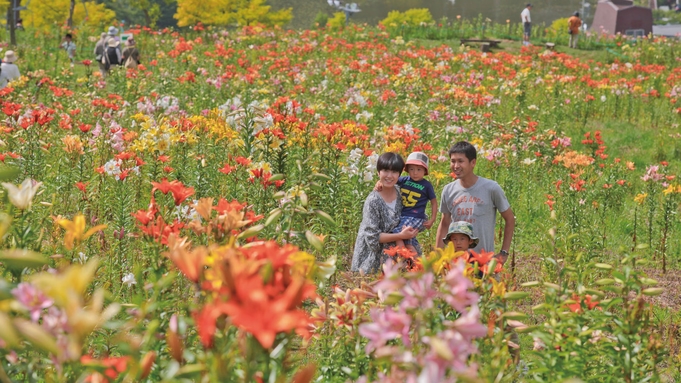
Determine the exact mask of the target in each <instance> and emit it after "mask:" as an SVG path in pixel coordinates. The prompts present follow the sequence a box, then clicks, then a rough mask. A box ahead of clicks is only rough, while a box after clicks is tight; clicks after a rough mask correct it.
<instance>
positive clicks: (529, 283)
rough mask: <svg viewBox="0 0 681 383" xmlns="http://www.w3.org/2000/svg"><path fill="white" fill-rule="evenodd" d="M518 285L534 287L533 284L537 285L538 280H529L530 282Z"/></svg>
mask: <svg viewBox="0 0 681 383" xmlns="http://www.w3.org/2000/svg"><path fill="white" fill-rule="evenodd" d="M520 286H522V287H535V286H539V281H531V282H525V283H521V284H520Z"/></svg>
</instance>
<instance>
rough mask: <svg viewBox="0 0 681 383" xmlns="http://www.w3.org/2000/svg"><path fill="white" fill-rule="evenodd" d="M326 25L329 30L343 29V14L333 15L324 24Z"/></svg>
mask: <svg viewBox="0 0 681 383" xmlns="http://www.w3.org/2000/svg"><path fill="white" fill-rule="evenodd" d="M326 25H327V26H328V27H329V28H331V29H341V28H343V26H344V25H345V13H343V12H336V13H334V14H333V17H332V18H330V19H329V20H328V21H327V22H326Z"/></svg>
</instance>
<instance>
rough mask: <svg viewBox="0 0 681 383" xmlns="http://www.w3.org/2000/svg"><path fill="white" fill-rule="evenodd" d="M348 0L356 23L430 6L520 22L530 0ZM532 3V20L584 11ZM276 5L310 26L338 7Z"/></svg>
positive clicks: (290, 1)
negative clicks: (356, 10) (354, 6)
mask: <svg viewBox="0 0 681 383" xmlns="http://www.w3.org/2000/svg"><path fill="white" fill-rule="evenodd" d="M343 2H344V3H357V5H358V7H359V8H360V9H361V10H362V11H361V12H359V13H357V14H355V15H353V16H352V21H353V22H355V23H367V24H372V25H376V24H378V22H379V21H381V20H383V19H384V18H386V17H387V16H388V12H390V11H401V12H404V11H406V10H408V9H412V8H428V9H429V10H430V13H431V14H432V15H433V18H434V19H435V20H439V19H441V18H442V17H445V16H446V17H447V18H448V19H450V20H452V19H456V16H457V15H461V17H464V18H467V19H472V18H475V17H478V15H482V16H483V17H485V18H489V19H491V20H493V21H495V22H499V23H505V22H506V20H511V22H513V23H518V22H520V12H522V10H523V8H525V4H527V3H528V1H527V0H346V1H343ZM529 2H530V3H532V23H533V24H538V23H542V22H544V23H546V24H547V25H550V24H551V22H553V20H556V19H559V18H562V17H569V16H571V15H572V13H573V12H575V11H579V12H581V4H582V1H581V0H529ZM592 2H593V4H592V5H591V11H590V12H589V13H588V15H587V16H590V17H587V19H586V21H587V22H589V21H590V18H591V17H593V13H594V11H595V3H596V2H595V1H594V0H592ZM268 4H270V5H272V9H273V10H275V9H281V8H289V7H291V8H293V20H292V21H291V25H290V27H293V28H310V27H312V25H313V23H314V19H315V16H316V15H317V13H319V12H326V13H327V14H329V15H331V14H332V13H333V12H335V10H334V8H332V7H331V6H329V5H328V3H327V0H269V2H268Z"/></svg>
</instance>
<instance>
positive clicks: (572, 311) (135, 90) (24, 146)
mask: <svg viewBox="0 0 681 383" xmlns="http://www.w3.org/2000/svg"><path fill="white" fill-rule="evenodd" d="M132 32H133V33H134V34H135V35H136V37H135V40H137V45H138V47H139V49H140V51H141V54H142V62H141V64H140V65H139V67H138V68H137V69H125V68H120V70H117V71H113V72H112V73H111V74H110V75H109V76H108V77H107V78H106V79H103V78H101V76H100V75H99V73H98V70H97V68H96V65H97V64H96V63H94V64H93V63H92V60H93V59H92V58H90V57H87V55H86V54H83V56H84V57H80V59H81V60H83V63H82V65H77V66H76V68H70V67H69V66H68V64H67V63H66V61H65V59H64V57H60V56H58V54H57V53H51V51H50V50H49V49H48V48H47V47H46V46H45V44H46V43H45V41H47V40H48V39H49V38H50V36H36V37H30V38H27V42H26V45H20V46H19V47H18V49H17V52H18V55H19V57H20V58H21V61H19V62H18V64H19V66H20V68H21V70H22V74H23V77H22V78H21V79H20V80H18V81H15V82H11V83H10V84H9V86H8V87H7V88H5V89H3V90H1V91H0V108H1V110H0V161H2V162H3V163H4V166H2V167H0V179H1V180H2V181H3V183H2V186H3V188H2V190H3V195H4V197H3V202H2V213H1V214H0V233H2V236H1V237H0V238H1V240H2V249H1V250H0V263H1V264H2V265H1V266H0V271H2V273H3V274H2V276H1V277H0V345H1V346H2V347H0V356H1V357H2V358H1V359H0V382H14V381H17V382H18V381H36V382H48V381H78V382H140V381H143V382H146V381H148V382H156V381H168V382H170V381H197V382H231V381H234V382H297V383H304V382H311V381H315V382H346V381H360V382H374V381H381V382H453V381H457V380H460V381H495V382H512V381H537V382H560V381H563V380H566V379H570V378H579V379H581V380H583V381H594V382H596V381H598V382H622V381H624V382H641V381H670V382H671V381H678V380H681V373H679V370H680V368H681V357H680V355H681V353H680V352H679V342H680V341H681V335H680V333H679V328H680V327H679V326H681V315H679V313H678V312H679V307H681V302H679V299H678V294H677V292H676V290H675V288H676V287H678V286H677V285H675V284H674V283H675V282H677V281H678V278H677V277H675V276H676V275H677V274H678V270H679V268H681V263H680V259H681V241H680V240H679V233H680V230H679V229H681V227H680V225H679V218H678V212H679V204H680V203H681V182H680V181H679V179H678V178H677V176H678V175H679V172H680V171H681V140H680V139H681V133H680V132H679V122H681V118H680V114H681V102H680V101H679V97H681V69H679V68H678V62H677V59H676V57H675V53H674V52H676V51H678V49H679V48H681V46H680V45H679V44H678V43H677V42H672V41H670V40H666V39H644V40H639V41H638V42H631V41H625V40H623V39H621V37H618V38H616V39H615V40H613V44H616V45H615V46H616V47H617V48H616V49H617V52H619V53H618V54H619V57H620V58H619V59H611V60H608V61H607V62H597V61H594V60H589V59H585V58H580V57H574V56H570V55H567V54H564V53H557V52H545V51H543V49H540V48H539V47H530V48H523V49H522V50H521V51H519V52H507V51H504V50H501V51H495V52H494V53H487V54H483V53H480V52H478V51H475V50H471V49H469V48H459V47H458V46H455V45H454V44H452V45H451V46H450V45H446V44H440V43H438V44H435V45H434V44H432V42H427V41H426V42H424V41H420V40H417V41H405V39H404V38H402V37H395V36H391V35H390V34H389V33H388V32H386V31H384V30H382V29H380V28H370V27H359V26H351V27H348V28H346V29H345V30H342V31H335V32H334V31H325V30H305V31H284V30H281V29H261V28H258V27H246V28H243V29H239V30H235V29H232V30H218V29H213V28H203V27H200V26H199V27H195V28H193V29H190V30H186V31H183V32H174V31H163V32H152V31H149V30H142V29H139V30H133V31H132ZM87 35H88V33H87V32H86V31H79V32H77V36H78V37H79V38H80V42H79V44H81V43H82V44H85V45H87V43H86V40H87ZM92 35H95V33H94V32H92ZM407 40H408V39H407ZM22 44H23V43H22ZM36 46H39V47H41V48H42V49H35V47H36ZM502 46H503V44H502ZM89 49H90V48H87V49H86V51H87V52H89ZM82 52H83V51H81V53H82ZM59 54H63V52H62V53H59ZM459 140H468V141H470V142H472V143H473V144H474V145H476V147H477V148H478V162H477V166H476V173H477V174H479V175H481V176H484V177H487V178H491V179H494V180H496V181H497V182H498V183H499V184H500V185H501V186H502V188H503V189H504V191H505V193H506V196H507V197H508V200H509V202H510V203H511V206H512V208H513V211H514V212H515V214H516V222H517V226H516V232H515V236H514V238H513V244H512V248H511V250H512V251H511V253H512V256H511V257H510V258H509V261H508V262H507V263H506V264H505V265H504V266H503V267H501V266H500V265H495V264H494V263H495V261H494V260H490V258H491V255H492V254H491V253H484V252H483V253H482V254H475V259H474V260H475V261H476V263H477V265H476V264H475V263H464V262H461V261H460V259H459V258H460V257H461V256H462V254H461V253H454V251H453V247H451V246H450V247H449V248H447V249H445V250H436V249H434V248H433V245H432V244H434V243H435V238H434V236H435V229H431V230H430V231H426V232H424V233H422V234H421V235H420V240H421V243H423V244H424V247H425V248H424V250H425V251H424V253H425V254H426V255H425V257H424V258H422V259H420V260H417V261H416V262H415V263H413V265H412V267H410V270H405V269H406V267H404V266H403V263H400V260H399V258H400V257H399V256H397V255H395V256H394V258H395V259H394V260H389V261H388V262H387V263H386V264H385V265H384V268H383V274H382V275H373V276H364V275H357V274H353V273H350V272H349V268H350V267H349V265H350V260H351V258H352V249H353V244H354V240H355V237H356V235H357V229H358V227H359V224H360V221H361V216H362V205H363V202H364V199H365V197H366V195H367V194H368V193H369V191H370V190H371V189H372V188H373V186H374V183H375V182H376V178H377V177H376V176H377V174H376V171H375V164H376V160H377V158H378V156H379V155H380V154H381V153H383V152H387V151H391V152H397V153H400V154H402V155H403V156H405V157H406V156H407V155H408V154H409V153H410V152H412V151H423V152H425V153H427V154H428V155H429V156H430V158H431V165H430V175H429V176H428V177H427V178H428V179H429V180H430V181H431V182H432V183H433V185H434V186H435V189H436V192H437V193H438V198H439V193H440V192H441V191H442V188H443V187H444V186H445V185H446V184H447V183H449V182H451V181H452V179H453V178H452V175H451V174H450V169H449V158H448V157H447V150H448V149H449V147H450V146H451V145H452V144H453V143H454V142H456V141H459ZM437 222H439V219H438V221H437ZM501 222H503V221H501V220H499V222H498V223H497V228H498V229H499V234H501V233H502V232H503V230H502V228H501V227H500V226H501ZM471 265H473V266H471ZM493 270H496V271H498V272H497V273H496V276H493V275H492V274H493ZM653 278H656V279H653Z"/></svg>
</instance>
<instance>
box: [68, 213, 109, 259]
mask: <svg viewBox="0 0 681 383" xmlns="http://www.w3.org/2000/svg"><path fill="white" fill-rule="evenodd" d="M57 223H58V224H59V226H61V227H63V228H64V229H65V230H66V235H65V236H64V246H66V248H67V249H69V250H71V249H73V245H74V242H77V243H80V242H82V241H84V240H86V239H88V238H89V237H90V236H91V235H93V234H94V233H96V232H98V231H100V230H103V229H105V228H106V225H97V226H95V227H93V228H91V229H90V230H88V231H85V216H83V215H82V214H78V215H76V216H75V217H74V218H73V221H69V220H68V219H65V218H62V219H60V220H58V221H57Z"/></svg>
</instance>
